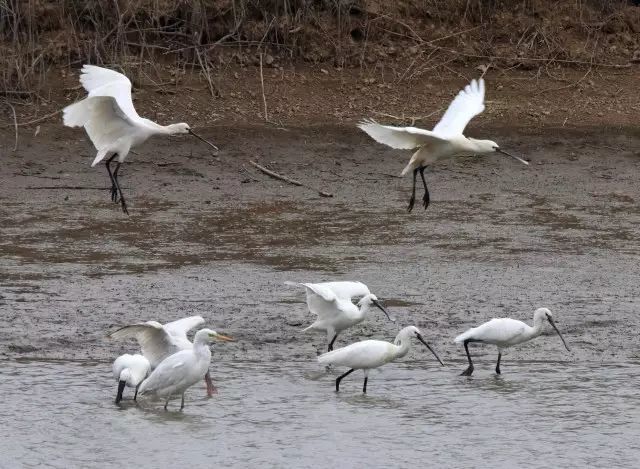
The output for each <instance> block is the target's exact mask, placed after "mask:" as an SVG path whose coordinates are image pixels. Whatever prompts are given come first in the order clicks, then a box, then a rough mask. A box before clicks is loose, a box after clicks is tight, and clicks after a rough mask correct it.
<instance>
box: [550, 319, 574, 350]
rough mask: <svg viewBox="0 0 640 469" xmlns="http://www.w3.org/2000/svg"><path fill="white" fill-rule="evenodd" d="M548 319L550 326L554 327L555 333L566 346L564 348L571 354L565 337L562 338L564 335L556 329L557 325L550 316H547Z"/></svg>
mask: <svg viewBox="0 0 640 469" xmlns="http://www.w3.org/2000/svg"><path fill="white" fill-rule="evenodd" d="M547 319H548V320H549V324H551V327H553V328H554V329H555V331H556V332H557V333H558V335H559V336H560V340H562V344H563V345H564V348H566V349H567V352H570V351H571V350H569V347H567V343H566V342H565V341H564V337H562V334H560V331H559V330H558V328H557V327H556V323H555V322H553V319H552V318H550V317H549V316H547Z"/></svg>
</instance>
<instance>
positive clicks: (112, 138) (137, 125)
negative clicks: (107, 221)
mask: <svg viewBox="0 0 640 469" xmlns="http://www.w3.org/2000/svg"><path fill="white" fill-rule="evenodd" d="M80 83H81V84H82V86H83V87H84V89H85V90H87V92H88V93H89V95H88V96H87V97H86V98H85V99H83V100H82V101H79V102H77V103H74V104H71V105H70V106H67V107H65V108H64V109H63V111H62V112H63V122H64V125H66V126H67V127H84V128H85V130H86V131H87V134H88V135H89V138H90V139H91V142H93V145H94V146H95V148H96V150H98V154H97V155H96V157H95V159H94V160H93V163H91V166H92V167H93V166H95V165H97V164H98V163H100V162H101V161H102V160H104V159H105V158H106V163H105V164H106V166H107V172H108V173H109V179H110V180H111V200H112V201H113V202H117V201H118V194H119V195H120V204H121V206H122V211H123V212H124V213H126V214H129V211H128V210H127V203H126V202H125V199H124V196H123V195H122V189H121V188H120V184H119V182H118V171H119V169H120V165H121V164H122V163H123V162H124V160H125V158H126V157H127V155H128V154H129V150H131V148H133V147H136V146H138V145H141V144H142V143H144V142H145V141H146V140H147V139H148V138H149V137H151V136H153V135H160V134H162V135H174V134H185V133H190V134H191V135H193V136H194V137H197V138H199V139H200V140H202V141H203V142H205V143H207V144H208V145H211V146H212V147H213V148H215V149H216V150H217V147H216V146H215V145H213V144H212V143H210V142H208V141H207V140H205V139H203V138H202V137H200V136H199V135H196V134H195V133H194V132H193V130H191V128H190V127H189V125H188V124H185V123H180V124H171V125H167V126H163V125H159V124H156V123H155V122H153V121H151V120H149V119H145V118H144V117H140V116H139V115H138V113H137V112H136V110H135V108H134V107H133V101H132V99H131V82H130V81H129V79H128V78H127V77H126V76H124V75H123V74H122V73H118V72H116V71H114V70H110V69H108V68H102V67H97V66H95V65H85V66H83V67H82V74H81V75H80ZM116 157H117V158H118V162H117V163H116V167H115V170H114V171H113V172H112V171H111V166H110V165H111V162H112V161H113V160H114V158H116Z"/></svg>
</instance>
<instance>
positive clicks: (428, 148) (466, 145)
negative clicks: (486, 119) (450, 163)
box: [358, 78, 529, 212]
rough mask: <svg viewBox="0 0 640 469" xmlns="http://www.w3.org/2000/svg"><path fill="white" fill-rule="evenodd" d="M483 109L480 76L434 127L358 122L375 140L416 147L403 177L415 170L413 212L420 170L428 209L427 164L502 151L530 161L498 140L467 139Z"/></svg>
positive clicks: (412, 198) (403, 171)
mask: <svg viewBox="0 0 640 469" xmlns="http://www.w3.org/2000/svg"><path fill="white" fill-rule="evenodd" d="M482 111H484V80H483V79H482V78H480V79H479V80H478V81H476V80H471V83H470V84H469V85H467V86H465V88H464V90H462V91H460V93H458V96H456V97H455V99H454V100H453V101H452V102H451V104H450V105H449V108H448V109H447V111H446V112H445V113H444V116H442V119H440V122H438V123H437V124H436V126H435V127H434V128H433V130H423V129H418V128H416V127H393V126H389V125H380V124H378V123H377V122H375V121H374V120H364V121H362V122H360V123H359V124H358V127H359V128H360V129H362V130H364V131H365V132H366V133H367V134H369V136H370V137H371V138H373V139H374V140H375V141H376V142H379V143H384V144H385V145H388V146H390V147H391V148H398V149H402V150H414V149H416V148H417V151H416V152H415V153H414V154H413V156H412V157H411V160H410V161H409V164H408V165H407V166H405V168H404V169H403V170H402V173H401V175H402V176H404V175H405V174H407V173H408V172H409V171H412V170H413V192H412V193H411V199H409V207H408V210H409V212H410V211H411V210H412V209H413V204H414V203H415V200H416V178H417V177H418V173H420V177H421V178H422V185H423V186H424V197H423V198H422V202H423V206H424V208H425V209H426V208H427V207H428V206H429V189H428V188H427V182H426V180H425V178H424V170H425V168H426V167H427V165H430V164H433V163H435V162H436V161H440V160H443V159H447V158H451V157H456V156H471V155H476V154H482V153H494V152H499V153H502V154H504V155H508V156H510V157H512V158H515V159H516V160H518V161H520V162H521V163H524V164H526V165H528V164H529V163H528V162H527V161H525V160H523V159H522V158H518V157H517V156H514V155H511V154H510V153H507V152H506V151H504V150H502V149H501V148H500V147H499V146H498V144H497V143H496V142H493V141H491V140H476V139H474V138H467V137H465V136H464V135H463V134H462V132H463V131H464V128H465V127H466V126H467V124H468V123H469V121H470V120H471V119H472V118H473V117H475V116H477V115H478V114H480V113H481V112H482Z"/></svg>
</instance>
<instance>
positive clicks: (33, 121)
mask: <svg viewBox="0 0 640 469" xmlns="http://www.w3.org/2000/svg"><path fill="white" fill-rule="evenodd" d="M7 104H8V103H7ZM61 112H62V111H55V112H52V113H51V114H47V115H46V116H42V117H39V118H38V119H34V120H32V121H29V122H20V123H17V124H16V123H14V124H13V125H14V126H15V125H17V126H18V127H22V126H25V125H31V124H37V123H38V122H42V121H43V120H46V119H48V118H49V117H53V116H55V115H56V114H60V113H61ZM14 116H15V111H14ZM3 127H11V124H6V125H4V126H3Z"/></svg>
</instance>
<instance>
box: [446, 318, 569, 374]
mask: <svg viewBox="0 0 640 469" xmlns="http://www.w3.org/2000/svg"><path fill="white" fill-rule="evenodd" d="M545 321H548V322H549V324H551V326H552V327H553V328H554V329H555V331H556V332H557V333H558V335H559V336H560V339H561V340H562V343H563V344H564V347H565V348H566V349H567V351H568V350H569V347H567V343H566V342H565V341H564V337H562V334H560V331H559V330H558V328H557V327H556V324H555V323H554V322H553V315H552V314H551V311H549V310H548V309H547V308H538V309H537V310H536V311H535V313H534V314H533V327H531V326H529V325H528V324H525V323H524V322H522V321H518V320H516V319H511V318H494V319H492V320H491V321H487V322H485V323H484V324H480V325H479V326H478V327H473V328H471V329H469V330H468V331H466V332H463V333H462V334H460V335H459V336H458V337H456V338H455V339H454V342H455V343H457V344H460V343H461V344H464V350H465V351H466V352H467V359H468V360H469V367H468V368H467V369H466V370H464V371H463V372H462V375H463V376H471V374H472V373H473V362H472V361H471V355H470V354H469V343H470V342H481V343H483V344H492V345H496V346H497V347H498V363H497V364H496V373H498V374H500V359H501V358H502V350H503V349H505V348H507V347H511V346H512V345H518V344H521V343H522V342H526V341H528V340H531V339H535V338H536V337H538V336H539V335H540V334H542V330H543V329H544V323H545Z"/></svg>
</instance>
